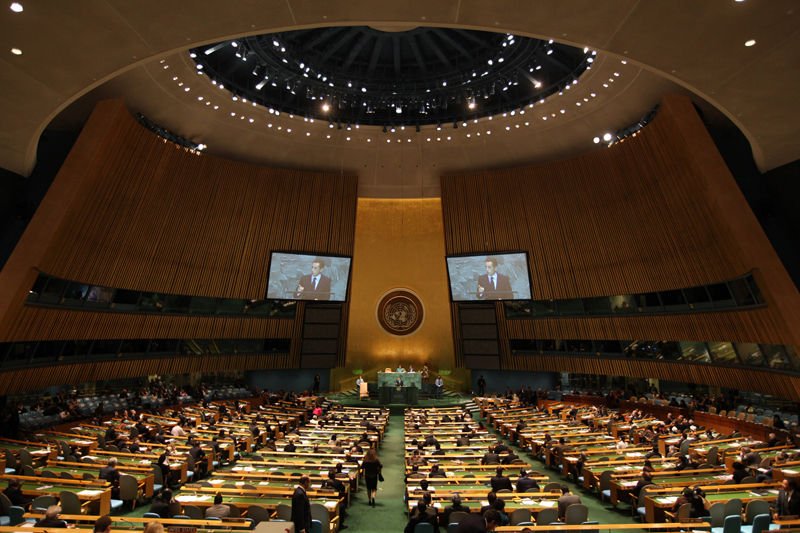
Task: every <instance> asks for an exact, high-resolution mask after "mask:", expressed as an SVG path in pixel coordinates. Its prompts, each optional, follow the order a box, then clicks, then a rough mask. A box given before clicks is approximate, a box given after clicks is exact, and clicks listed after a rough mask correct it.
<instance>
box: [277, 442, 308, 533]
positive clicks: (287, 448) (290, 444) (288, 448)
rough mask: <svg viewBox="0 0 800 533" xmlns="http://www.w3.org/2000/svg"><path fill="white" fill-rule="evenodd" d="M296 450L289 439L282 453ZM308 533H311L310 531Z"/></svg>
mask: <svg viewBox="0 0 800 533" xmlns="http://www.w3.org/2000/svg"><path fill="white" fill-rule="evenodd" d="M295 450H297V446H295V445H294V439H289V444H287V445H286V446H284V447H283V451H285V452H293V451H295ZM308 533H311V532H310V531H309V532H308Z"/></svg>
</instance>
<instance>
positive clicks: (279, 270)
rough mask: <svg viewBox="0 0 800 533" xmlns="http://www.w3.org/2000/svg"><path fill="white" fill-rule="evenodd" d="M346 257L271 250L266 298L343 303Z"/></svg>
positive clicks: (348, 271)
mask: <svg viewBox="0 0 800 533" xmlns="http://www.w3.org/2000/svg"><path fill="white" fill-rule="evenodd" d="M350 262H351V258H349V257H339V256H332V255H322V254H296V253H289V252H272V256H271V257H270V262H269V279H268V283H267V294H266V296H265V298H266V299H273V298H274V299H278V300H323V301H331V302H344V301H345V300H347V285H348V280H349V278H350Z"/></svg>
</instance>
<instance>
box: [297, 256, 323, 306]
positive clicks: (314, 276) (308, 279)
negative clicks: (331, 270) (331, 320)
mask: <svg viewBox="0 0 800 533" xmlns="http://www.w3.org/2000/svg"><path fill="white" fill-rule="evenodd" d="M324 268H325V261H323V260H322V259H314V262H313V263H311V274H306V275H305V276H303V277H301V278H300V283H298V284H297V290H296V292H295V294H294V297H295V298H298V299H300V300H330V299H331V278H329V277H328V276H325V275H323V274H322V269H324Z"/></svg>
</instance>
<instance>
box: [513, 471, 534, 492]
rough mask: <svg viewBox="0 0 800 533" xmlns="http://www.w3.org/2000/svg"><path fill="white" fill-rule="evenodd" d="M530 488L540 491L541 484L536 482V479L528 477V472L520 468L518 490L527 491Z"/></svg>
mask: <svg viewBox="0 0 800 533" xmlns="http://www.w3.org/2000/svg"><path fill="white" fill-rule="evenodd" d="M530 489H534V491H535V492H538V491H539V484H538V483H536V480H535V479H533V478H531V477H528V472H526V471H525V470H520V471H519V479H518V480H517V492H525V491H526V490H530Z"/></svg>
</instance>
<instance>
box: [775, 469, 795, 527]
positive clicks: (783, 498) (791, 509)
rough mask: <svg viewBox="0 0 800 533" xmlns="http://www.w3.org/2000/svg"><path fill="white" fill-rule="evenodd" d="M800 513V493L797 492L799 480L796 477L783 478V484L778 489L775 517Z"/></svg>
mask: <svg viewBox="0 0 800 533" xmlns="http://www.w3.org/2000/svg"><path fill="white" fill-rule="evenodd" d="M792 515H800V494H798V493H797V481H795V479H794V478H788V477H786V478H783V486H782V488H781V490H780V491H778V499H777V500H775V514H774V515H773V518H774V519H775V520H777V519H778V517H779V516H792Z"/></svg>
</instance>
